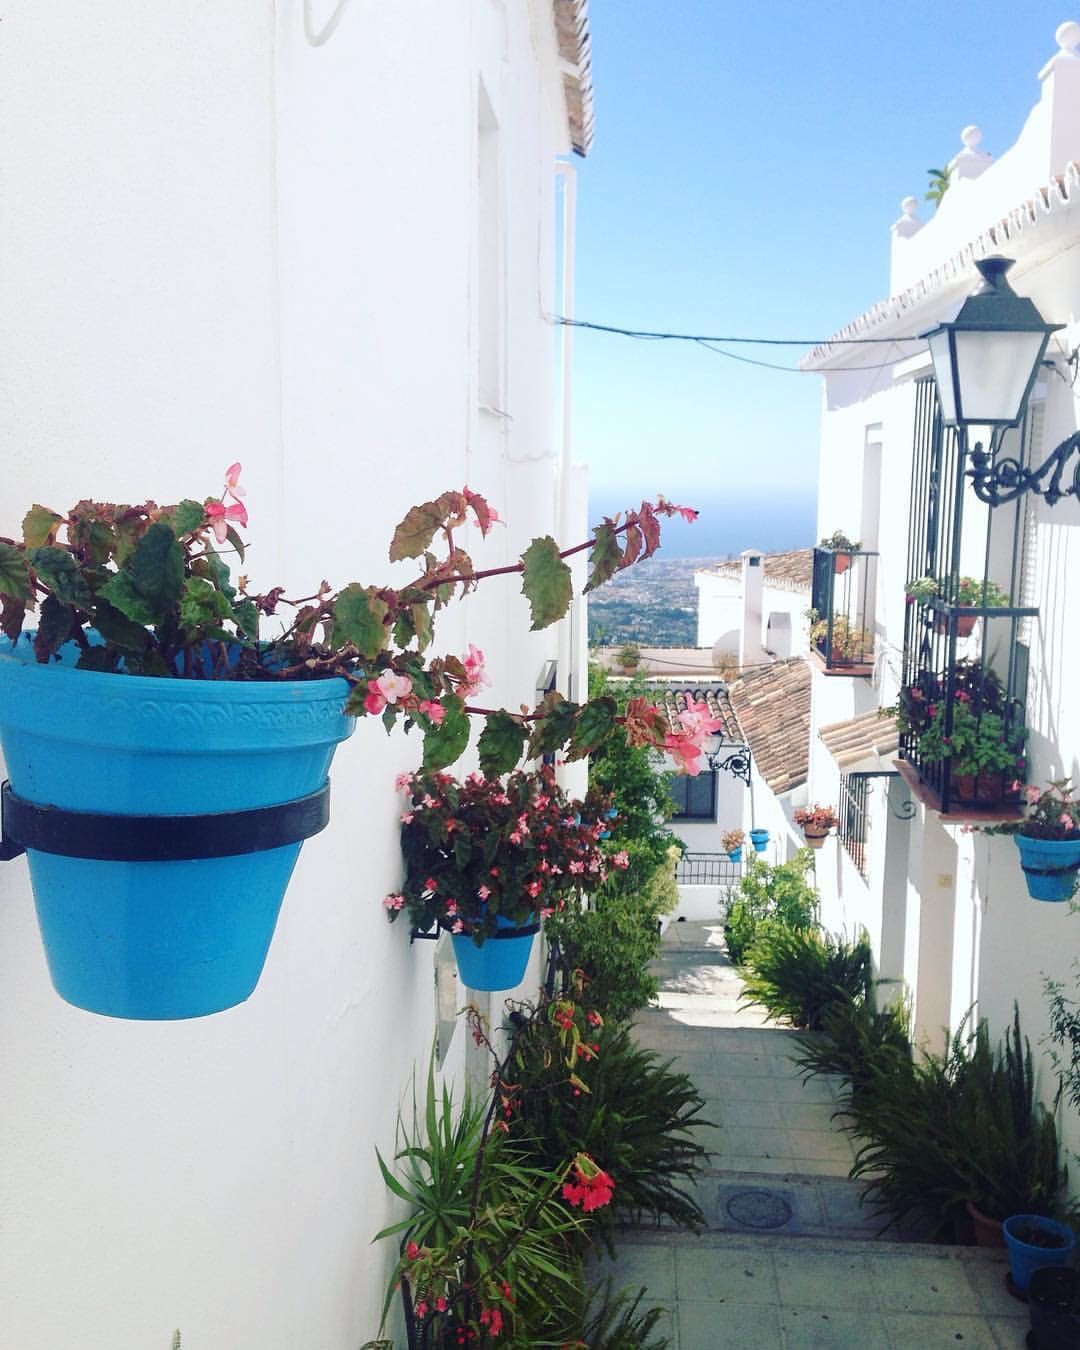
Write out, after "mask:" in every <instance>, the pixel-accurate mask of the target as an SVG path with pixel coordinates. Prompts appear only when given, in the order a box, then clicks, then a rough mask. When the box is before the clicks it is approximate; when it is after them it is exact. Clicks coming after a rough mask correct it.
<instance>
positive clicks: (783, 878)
mask: <svg viewBox="0 0 1080 1350" xmlns="http://www.w3.org/2000/svg"><path fill="white" fill-rule="evenodd" d="M813 865H814V850H813V849H812V848H801V849H799V851H798V853H796V855H795V857H794V858H792V859H791V861H790V862H786V863H777V864H776V865H774V866H770V864H769V863H766V862H763V861H762V860H761V859H760V858H753V859H751V861H750V864H749V866H748V868H747V870H746V871H745V872H744V873H743V875H742V877H741V879H740V881H739V885H738V888H737V889H736V890H735V891H734V892H733V894H732V895H731V897H730V899H729V903H728V909H727V914H726V916H725V920H724V942H725V944H726V946H727V952H728V956H729V957H730V958H731V960H732V961H733V962H734V963H735V964H736V965H737V966H738V965H742V963H743V961H744V960H745V957H746V953H747V951H748V950H749V948H750V946H751V945H752V944H753V942H754V939H755V938H756V937H757V936H758V930H759V929H760V928H761V927H762V925H766V924H770V923H776V924H779V925H782V926H783V927H785V928H794V929H798V930H800V931H806V930H808V929H811V928H813V927H815V926H816V924H817V898H818V897H817V891H816V890H815V889H814V887H813V886H812V885H811V884H810V883H809V881H807V874H808V873H809V872H810V870H811V869H812V868H813Z"/></svg>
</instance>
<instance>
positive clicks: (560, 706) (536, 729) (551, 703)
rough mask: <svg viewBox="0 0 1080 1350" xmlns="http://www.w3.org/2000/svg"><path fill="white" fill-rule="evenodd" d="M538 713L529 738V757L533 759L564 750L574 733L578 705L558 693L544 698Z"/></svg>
mask: <svg viewBox="0 0 1080 1350" xmlns="http://www.w3.org/2000/svg"><path fill="white" fill-rule="evenodd" d="M538 712H539V716H538V720H537V721H536V722H535V723H534V724H533V732H532V735H531V736H530V737H529V757H530V758H532V759H535V758H536V756H537V755H550V754H554V753H555V751H556V750H561V749H562V747H563V746H564V745H565V744H566V742H567V741H568V740H569V739H570V736H571V734H572V733H573V730H574V720H575V718H576V717H577V712H578V705H577V704H576V703H571V702H570V701H569V700H568V699H565V698H563V696H562V695H561V694H559V693H557V692H556V693H553V694H548V695H547V696H546V697H545V698H544V701H543V702H542V703H541V704H540V708H539V710H538Z"/></svg>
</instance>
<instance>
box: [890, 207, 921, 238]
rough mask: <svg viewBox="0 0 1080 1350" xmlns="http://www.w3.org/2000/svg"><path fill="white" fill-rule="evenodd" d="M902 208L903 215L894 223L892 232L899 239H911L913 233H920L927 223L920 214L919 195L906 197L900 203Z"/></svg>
mask: <svg viewBox="0 0 1080 1350" xmlns="http://www.w3.org/2000/svg"><path fill="white" fill-rule="evenodd" d="M900 210H901V211H902V212H903V215H902V216H901V217H900V219H899V220H898V221H896V222H895V223H894V224H893V227H892V232H893V234H894V235H895V236H896V238H898V239H910V238H911V236H912V235H913V234H918V232H919V231H920V230H921V229H922V227H923V226H924V225H925V224H926V222H925V221H924V220H920V219H919V216H918V210H919V199H918V197H905V198H904V200H903V201H902V202H901V203H900Z"/></svg>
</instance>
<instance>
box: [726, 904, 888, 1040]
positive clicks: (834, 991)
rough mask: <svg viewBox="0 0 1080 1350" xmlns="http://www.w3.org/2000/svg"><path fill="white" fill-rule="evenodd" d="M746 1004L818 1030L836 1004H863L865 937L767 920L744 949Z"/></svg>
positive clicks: (868, 972) (868, 964) (867, 976)
mask: <svg viewBox="0 0 1080 1350" xmlns="http://www.w3.org/2000/svg"><path fill="white" fill-rule="evenodd" d="M745 964H746V971H745V974H744V978H745V981H746V988H745V992H744V998H745V999H746V1001H747V1002H748V1003H751V1004H759V1005H760V1006H762V1007H764V1008H765V1010H766V1011H767V1012H768V1014H769V1016H770V1017H772V1018H778V1019H783V1020H785V1021H788V1022H791V1023H792V1024H793V1025H794V1026H797V1027H801V1028H804V1029H805V1030H808V1031H819V1030H820V1029H821V1027H822V1025H823V1019H824V1017H825V1016H826V1015H827V1014H828V1012H829V1011H830V1009H832V1008H834V1007H836V1006H837V1005H838V1004H865V1003H866V1001H867V999H868V997H869V994H870V987H871V983H872V980H873V958H872V955H871V951H870V940H869V938H867V936H866V934H865V933H863V934H861V935H860V936H859V937H857V938H855V939H854V940H849V939H848V938H846V937H844V936H843V935H842V934H841V935H840V936H833V935H831V934H829V933H823V932H820V931H818V930H817V929H813V928H809V929H798V928H786V927H782V926H781V925H779V924H769V925H767V926H765V927H764V928H763V930H762V931H761V932H760V934H759V935H758V936H757V937H756V938H755V940H754V942H753V945H752V946H751V947H750V949H749V951H748V952H747V953H746V958H745Z"/></svg>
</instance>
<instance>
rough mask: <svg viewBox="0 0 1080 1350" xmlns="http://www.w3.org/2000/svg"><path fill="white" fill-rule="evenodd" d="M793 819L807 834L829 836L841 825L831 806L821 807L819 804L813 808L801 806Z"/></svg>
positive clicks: (815, 804)
mask: <svg viewBox="0 0 1080 1350" xmlns="http://www.w3.org/2000/svg"><path fill="white" fill-rule="evenodd" d="M792 819H793V820H794V821H795V824H796V825H798V826H799V828H800V829H802V830H805V831H806V833H807V834H827V833H828V832H829V830H834V829H835V828H836V826H837V825H839V823H840V821H839V818H838V817H837V814H836V812H835V811H834V810H833V809H832V807H831V806H819V805H818V803H817V802H815V803H814V805H813V806H800V807H799V809H798V810H797V811H795V812H793V814H792Z"/></svg>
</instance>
